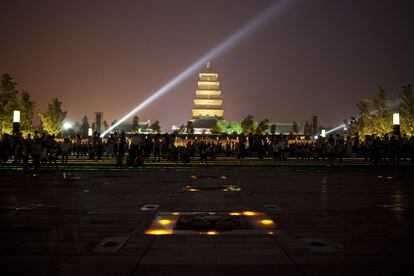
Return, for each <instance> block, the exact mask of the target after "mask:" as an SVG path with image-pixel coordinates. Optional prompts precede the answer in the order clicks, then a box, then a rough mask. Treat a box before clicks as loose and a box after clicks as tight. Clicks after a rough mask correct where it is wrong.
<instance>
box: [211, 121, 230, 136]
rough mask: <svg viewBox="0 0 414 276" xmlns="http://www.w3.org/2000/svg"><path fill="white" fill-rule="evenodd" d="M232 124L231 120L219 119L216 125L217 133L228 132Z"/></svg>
mask: <svg viewBox="0 0 414 276" xmlns="http://www.w3.org/2000/svg"><path fill="white" fill-rule="evenodd" d="M229 127H230V125H229V122H227V121H226V120H223V119H221V120H218V121H217V123H216V126H215V128H214V129H215V131H214V132H216V133H227V131H228V129H229Z"/></svg>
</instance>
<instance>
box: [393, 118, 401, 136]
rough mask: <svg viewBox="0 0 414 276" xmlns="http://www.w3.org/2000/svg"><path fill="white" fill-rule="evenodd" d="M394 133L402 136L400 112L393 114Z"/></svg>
mask: <svg viewBox="0 0 414 276" xmlns="http://www.w3.org/2000/svg"><path fill="white" fill-rule="evenodd" d="M392 134H393V135H396V136H400V113H397V112H396V113H394V114H392Z"/></svg>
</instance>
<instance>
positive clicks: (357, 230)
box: [0, 166, 414, 276]
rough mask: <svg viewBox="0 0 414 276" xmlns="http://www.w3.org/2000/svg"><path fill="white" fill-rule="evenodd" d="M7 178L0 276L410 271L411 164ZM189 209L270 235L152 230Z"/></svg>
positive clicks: (2, 190) (2, 193)
mask: <svg viewBox="0 0 414 276" xmlns="http://www.w3.org/2000/svg"><path fill="white" fill-rule="evenodd" d="M1 173H2V175H1V176H0V182H1V185H0V197H1V201H0V208H1V209H0V210H1V226H0V231H1V235H0V241H1V247H0V251H1V253H0V254H1V257H0V263H1V275H28V274H30V275H117V276H120V275H253V274H254V273H260V275H350V274H355V275H361V274H365V275H412V274H413V273H414V268H413V266H412V264H411V263H412V258H413V254H412V248H413V246H414V238H413V237H412V235H411V233H412V230H413V221H414V216H413V202H414V187H413V185H412V183H414V182H413V178H414V175H413V173H412V170H411V168H410V166H407V167H405V168H402V169H399V170H391V169H386V170H384V169H367V168H364V167H361V168H360V169H358V168H352V169H346V168H337V169H335V170H328V169H324V168H319V169H318V168H316V169H309V170H304V169H300V168H299V169H298V168H297V169H293V168H288V169H286V170H283V169H280V168H279V169H269V168H260V167H255V166H250V167H249V170H243V168H237V167H232V168H225V167H222V168H220V167H212V168H208V167H207V168H206V167H199V168H186V169H182V170H179V169H154V170H140V171H133V170H126V171H117V172H105V171H96V172H91V171H88V172H81V171H66V172H63V171H55V172H42V173H40V174H38V175H36V176H32V175H30V176H24V175H22V174H21V173H20V172H12V171H9V172H7V171H2V172H1ZM192 212H196V213H198V212H202V214H210V215H212V217H217V216H216V215H217V214H222V213H225V214H227V213H228V214H236V215H237V214H243V213H245V214H248V215H254V214H259V213H260V214H264V215H265V216H266V218H267V219H266V220H263V221H264V222H266V224H272V225H273V227H272V228H273V230H272V231H268V232H263V233H258V232H257V231H256V232H255V231H250V232H249V231H248V229H250V228H249V227H247V228H246V227H245V228H246V229H247V230H246V229H245V230H243V231H241V230H237V227H236V228H235V229H232V228H231V227H230V228H228V229H224V230H223V229H219V228H215V229H210V231H208V230H209V229H207V230H206V231H204V232H203V231H199V230H197V229H196V230H194V231H192V230H189V231H187V232H185V231H184V233H181V232H180V231H174V230H171V231H169V232H151V231H150V230H149V228H150V226H151V225H152V224H153V223H155V220H156V218H157V216H158V215H159V214H162V213H170V214H177V215H180V214H183V213H186V214H188V213H190V214H191V213H192ZM210 218H211V216H210ZM213 219H214V218H213ZM163 221H164V222H165V224H169V221H168V220H163ZM204 230H205V229H204Z"/></svg>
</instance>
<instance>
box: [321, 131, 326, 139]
mask: <svg viewBox="0 0 414 276" xmlns="http://www.w3.org/2000/svg"><path fill="white" fill-rule="evenodd" d="M321 136H322V137H324V138H325V137H326V130H324V129H322V132H321Z"/></svg>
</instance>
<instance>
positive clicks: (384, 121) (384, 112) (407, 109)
mask: <svg viewBox="0 0 414 276" xmlns="http://www.w3.org/2000/svg"><path fill="white" fill-rule="evenodd" d="M357 107H358V109H359V116H358V117H351V119H350V121H349V122H345V123H346V124H348V125H349V131H350V134H352V135H356V134H357V133H358V135H360V136H366V135H372V134H374V135H380V136H381V135H384V134H386V133H388V134H390V133H392V127H393V121H392V114H393V113H395V112H398V113H399V116H400V129H401V133H402V134H407V135H414V95H413V89H412V86H411V85H406V86H402V91H401V93H400V94H399V96H398V98H397V99H394V100H392V99H390V98H388V96H387V92H386V91H385V89H384V88H383V87H379V88H378V92H377V94H376V96H375V97H374V98H372V99H371V98H366V99H362V100H361V101H360V102H358V104H357Z"/></svg>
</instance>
